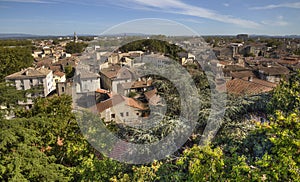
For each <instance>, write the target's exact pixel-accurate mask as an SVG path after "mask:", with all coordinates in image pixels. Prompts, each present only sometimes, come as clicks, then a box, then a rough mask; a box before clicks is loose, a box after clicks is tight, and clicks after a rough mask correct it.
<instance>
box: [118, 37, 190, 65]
mask: <svg viewBox="0 0 300 182" xmlns="http://www.w3.org/2000/svg"><path fill="white" fill-rule="evenodd" d="M136 50H140V51H150V52H155V53H157V52H159V53H163V54H165V55H167V56H169V57H170V58H172V59H174V60H179V57H178V53H180V52H186V51H185V50H184V49H182V48H181V47H178V46H177V45H175V44H169V43H168V42H166V41H162V40H157V39H144V40H137V41H133V42H130V43H129V44H126V45H124V46H122V47H120V48H119V51H121V52H128V51H136Z"/></svg>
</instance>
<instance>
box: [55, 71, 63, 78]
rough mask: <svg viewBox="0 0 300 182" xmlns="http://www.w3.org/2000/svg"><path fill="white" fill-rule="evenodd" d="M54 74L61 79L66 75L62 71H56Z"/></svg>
mask: <svg viewBox="0 0 300 182" xmlns="http://www.w3.org/2000/svg"><path fill="white" fill-rule="evenodd" d="M53 74H54V75H56V76H59V77H63V76H64V75H65V73H63V72H61V71H55V72H54V73H53Z"/></svg>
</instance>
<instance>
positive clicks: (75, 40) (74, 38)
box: [73, 32, 78, 43]
mask: <svg viewBox="0 0 300 182" xmlns="http://www.w3.org/2000/svg"><path fill="white" fill-rule="evenodd" d="M73 40H74V42H75V43H76V42H77V41H78V37H77V34H76V32H74V37H73Z"/></svg>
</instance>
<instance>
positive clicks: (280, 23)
mask: <svg viewBox="0 0 300 182" xmlns="http://www.w3.org/2000/svg"><path fill="white" fill-rule="evenodd" d="M261 23H262V24H264V25H268V26H280V27H284V26H287V25H289V23H288V22H286V21H284V17H283V16H281V15H279V16H278V17H277V18H276V20H265V21H262V22H261Z"/></svg>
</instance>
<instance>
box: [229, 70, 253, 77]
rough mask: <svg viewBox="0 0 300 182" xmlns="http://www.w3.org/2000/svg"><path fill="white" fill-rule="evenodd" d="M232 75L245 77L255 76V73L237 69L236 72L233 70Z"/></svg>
mask: <svg viewBox="0 0 300 182" xmlns="http://www.w3.org/2000/svg"><path fill="white" fill-rule="evenodd" d="M230 74H231V77H233V78H245V77H250V76H252V77H253V76H254V73H253V72H252V71H236V72H231V73H230Z"/></svg>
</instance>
